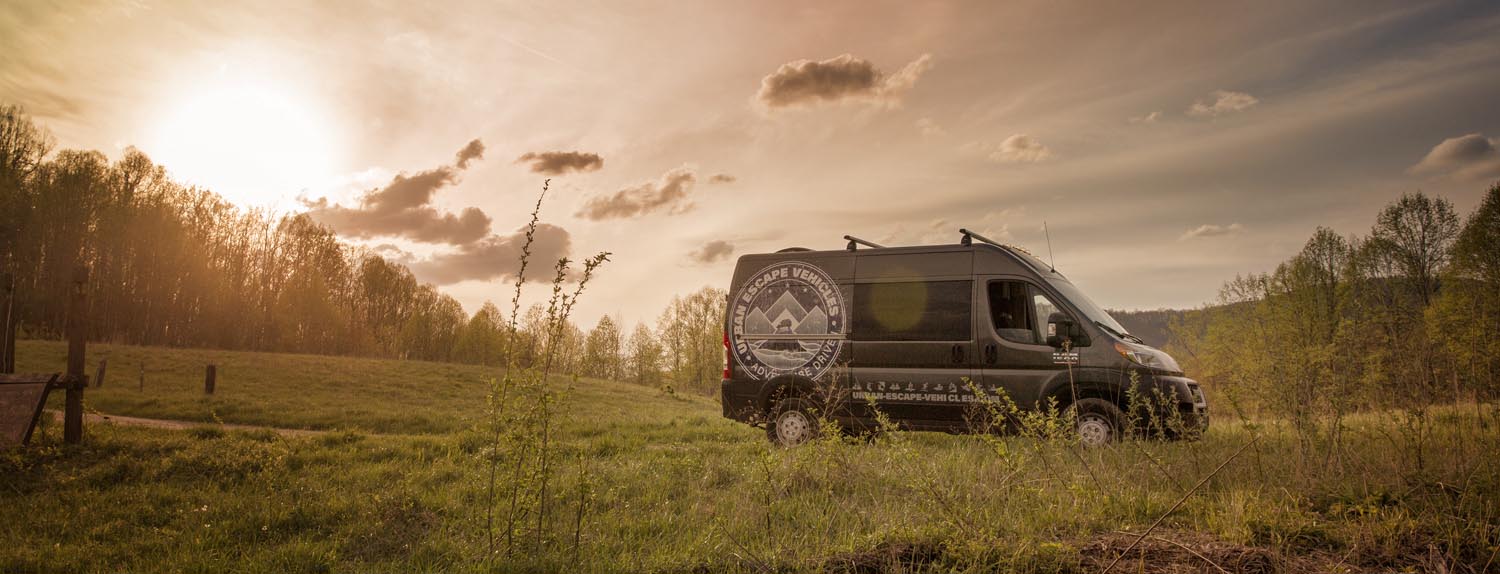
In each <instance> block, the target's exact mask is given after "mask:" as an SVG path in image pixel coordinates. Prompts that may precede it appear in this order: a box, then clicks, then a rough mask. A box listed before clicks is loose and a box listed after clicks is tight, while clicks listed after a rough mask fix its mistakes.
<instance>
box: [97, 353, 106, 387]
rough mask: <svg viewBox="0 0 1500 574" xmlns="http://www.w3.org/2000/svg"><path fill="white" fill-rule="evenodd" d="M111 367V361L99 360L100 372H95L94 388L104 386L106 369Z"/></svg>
mask: <svg viewBox="0 0 1500 574" xmlns="http://www.w3.org/2000/svg"><path fill="white" fill-rule="evenodd" d="M108 366H109V359H99V370H97V371H94V387H95V388H98V387H102V386H104V369H105V368H106V367H108Z"/></svg>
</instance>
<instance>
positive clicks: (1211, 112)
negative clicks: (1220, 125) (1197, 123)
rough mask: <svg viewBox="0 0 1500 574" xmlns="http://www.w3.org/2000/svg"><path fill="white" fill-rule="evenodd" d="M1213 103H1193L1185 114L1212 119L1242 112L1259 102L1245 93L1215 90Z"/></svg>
mask: <svg viewBox="0 0 1500 574" xmlns="http://www.w3.org/2000/svg"><path fill="white" fill-rule="evenodd" d="M1214 98H1215V99H1214V103H1212V104H1206V103H1204V102H1203V100H1199V101H1197V102H1193V105H1192V106H1190V107H1188V110H1187V114H1188V115H1190V116H1195V117H1210V118H1211V117H1214V116H1220V115H1224V114H1227V113H1230V112H1242V111H1245V110H1248V109H1250V108H1251V107H1253V106H1255V104H1259V103H1260V100H1258V99H1256V98H1255V96H1252V95H1250V94H1247V93H1245V92H1231V91H1228V90H1215V91H1214Z"/></svg>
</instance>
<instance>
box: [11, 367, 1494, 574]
mask: <svg viewBox="0 0 1500 574" xmlns="http://www.w3.org/2000/svg"><path fill="white" fill-rule="evenodd" d="M20 349H21V351H20V361H19V362H20V365H19V366H20V367H21V368H22V369H21V370H55V369H57V368H58V367H60V365H61V360H62V359H61V358H62V355H63V351H62V346H61V345H59V344H56V343H40V342H24V343H23V344H22V345H21V348H20ZM91 350H92V351H93V352H95V353H97V354H99V355H101V356H102V355H103V354H105V353H108V354H109V357H110V371H111V373H112V374H111V375H110V378H111V380H110V381H108V382H107V383H106V385H105V387H104V389H102V391H96V390H94V389H90V390H89V392H88V395H87V396H88V406H89V408H90V409H97V410H99V411H101V412H105V413H111V414H121V415H132V416H154V417H169V418H186V419H192V420H202V421H212V420H215V417H217V418H218V419H219V420H222V421H224V422H235V423H259V424H273V425H277V426H288V427H301V428H316V429H342V430H338V431H336V432H331V433H327V434H324V435H320V436H313V437H283V436H278V435H276V434H274V433H271V432H242V431H233V432H225V431H222V430H220V429H217V428H214V427H213V426H212V425H205V426H204V427H202V428H199V429H195V430H191V431H169V430H151V429H136V428H124V427H111V426H108V425H93V426H91V427H89V429H88V433H89V434H88V437H87V440H86V441H85V443H84V444H83V445H80V446H72V447H69V446H63V445H60V444H58V440H57V434H58V432H57V429H56V428H55V427H56V425H55V424H54V425H51V428H49V429H48V432H47V433H46V434H45V435H44V436H43V437H42V439H41V440H40V441H39V443H38V444H36V445H34V446H33V447H31V448H28V449H25V450H21V451H12V452H8V453H4V454H3V455H0V483H3V486H0V540H4V541H5V544H3V545H0V572H36V571H58V572H75V571H77V572H116V571H132V572H135V571H174V572H179V571H180V572H330V571H348V572H411V571H465V572H469V571H557V570H574V569H575V567H574V564H575V563H576V564H579V565H581V567H580V568H576V569H582V570H596V571H631V572H636V571H641V572H703V571H744V572H765V571H786V570H797V571H838V572H880V571H889V572H894V571H940V572H991V571H1000V572H1096V571H1099V570H1101V569H1103V568H1104V567H1105V566H1106V565H1107V564H1109V562H1110V561H1112V560H1114V559H1115V558H1116V557H1117V556H1120V555H1121V554H1122V553H1124V551H1125V550H1126V548H1127V547H1129V546H1130V545H1131V544H1132V542H1134V541H1135V540H1136V538H1137V536H1135V535H1133V534H1124V533H1125V532H1130V533H1140V532H1143V531H1144V530H1145V529H1146V528H1148V527H1149V526H1151V525H1152V524H1153V523H1154V522H1155V521H1156V520H1157V519H1158V518H1160V517H1162V516H1164V515H1165V516H1167V518H1166V519H1165V520H1163V521H1162V523H1161V525H1160V526H1159V527H1157V528H1156V529H1155V530H1154V531H1153V532H1152V534H1151V536H1149V537H1146V538H1144V539H1142V541H1141V542H1140V544H1139V545H1138V546H1136V547H1135V548H1134V549H1132V550H1130V552H1129V553H1124V554H1123V558H1121V561H1120V564H1118V565H1116V566H1115V568H1114V570H1113V571H1115V572H1200V571H1201V572H1219V571H1228V572H1389V571H1403V570H1404V571H1422V572H1437V571H1447V572H1486V571H1488V572H1493V571H1496V569H1497V568H1500V565H1497V564H1496V558H1495V555H1496V553H1497V548H1500V497H1497V496H1496V495H1497V493H1500V469H1497V467H1496V465H1495V461H1494V458H1495V453H1497V452H1500V427H1497V423H1500V411H1497V410H1496V409H1495V408H1494V407H1492V406H1488V405H1467V406H1464V407H1461V408H1454V407H1448V408H1440V409H1436V410H1433V411H1430V412H1428V413H1426V414H1425V415H1423V416H1421V417H1414V416H1406V415H1403V414H1400V413H1393V414H1375V415H1367V416H1363V417H1360V418H1357V419H1355V420H1352V421H1351V422H1350V425H1349V427H1348V429H1347V430H1346V431H1345V438H1344V442H1343V443H1342V444H1343V446H1342V447H1341V448H1338V449H1333V450H1330V449H1316V448H1308V447H1306V446H1299V445H1300V443H1299V441H1298V440H1297V437H1296V435H1295V434H1293V433H1292V432H1291V431H1290V430H1288V429H1286V428H1283V427H1281V426H1279V425H1277V424H1274V423H1268V422H1262V423H1260V424H1257V425H1245V424H1238V423H1231V424H1220V423H1216V426H1215V428H1214V429H1213V430H1212V431H1211V432H1210V433H1209V435H1208V436H1207V437H1206V438H1205V439H1204V440H1202V441H1198V442H1191V443H1171V442H1160V441H1133V442H1127V443H1124V444H1119V445H1116V446H1114V447H1111V448H1103V449H1083V448H1079V447H1077V446H1073V445H1070V444H1068V443H1066V442H1060V441H1052V442H1046V441H1039V440H1035V439H1029V438H1023V437H1009V438H1003V439H986V438H981V437H962V436H946V435H934V434H907V433H897V434H893V435H889V436H886V437H882V438H880V439H878V440H875V441H871V442H865V441H857V442H846V441H840V440H837V439H832V438H830V439H829V440H826V441H822V442H819V443H815V444H810V445H804V446H803V447H799V448H795V449H788V450H781V449H774V448H771V447H769V446H768V445H767V443H766V441H765V440H764V437H763V433H762V432H761V431H759V430H757V429H752V428H749V427H746V426H744V425H739V424H735V423H732V422H729V421H726V420H724V419H722V418H721V417H720V416H719V413H718V406H717V404H716V403H714V402H713V401H711V400H706V399H701V398H684V397H674V396H665V395H663V394H662V393H660V392H659V391H656V390H654V389H646V388H642V387H636V386H631V385H626V384H622V383H615V382H609V381H595V380H582V381H578V382H577V384H576V387H575V389H574V391H573V392H572V393H570V395H569V397H568V398H567V399H566V401H565V406H566V408H565V409H564V410H565V412H567V413H568V415H567V416H566V417H565V418H564V420H563V421H562V424H561V428H560V429H559V433H558V437H557V444H558V448H559V453H558V459H559V460H561V461H571V462H570V463H569V464H567V465H566V466H565V467H564V468H563V469H562V470H560V471H559V472H558V473H557V475H556V478H555V485H554V486H553V488H552V489H551V492H553V493H555V496H556V500H555V501H554V504H555V505H556V507H557V508H558V509H559V510H560V511H566V512H570V513H571V512H574V511H575V510H574V509H576V508H577V502H578V500H579V498H580V497H579V496H575V495H574V493H578V492H583V491H581V490H580V489H579V488H578V487H579V486H581V485H580V483H579V481H580V477H585V478H586V479H587V480H586V483H587V484H590V485H593V486H592V487H591V488H592V490H591V491H590V492H592V495H591V496H590V497H587V498H589V499H591V500H592V503H591V504H590V505H588V506H587V507H586V508H587V511H586V512H585V513H584V517H583V520H582V521H581V524H582V528H581V535H580V544H578V547H577V554H576V559H575V554H574V548H573V544H572V541H573V538H572V533H571V532H558V533H557V536H555V537H553V538H549V542H548V543H547V544H545V545H543V546H541V547H539V548H535V549H533V551H532V552H527V553H518V554H516V555H510V556H499V557H493V558H491V557H487V556H486V552H485V548H486V538H485V530H484V511H483V506H484V500H485V498H484V493H485V480H484V476H485V473H484V469H485V464H484V462H483V458H482V452H483V450H484V445H485V444H486V442H485V437H484V435H482V434H481V433H479V432H476V431H474V430H472V429H471V423H472V421H474V420H475V419H476V418H477V417H478V416H480V415H481V413H482V412H483V408H484V407H483V404H484V403H483V394H484V386H485V381H486V380H487V379H488V378H489V377H490V376H493V375H494V373H493V372H490V371H487V370H484V369H479V368H471V367H463V366H454V365H439V364H429V363H404V362H397V361H378V360H365V359H344V358H325V357H309V356H297V355H274V354H259V353H231V352H220V351H189V350H167V349H152V348H135V347H116V346H107V345H99V346H93V347H91ZM133 361H145V362H146V363H147V364H148V368H152V369H153V370H152V371H148V375H147V376H148V380H147V388H146V391H144V392H142V391H139V390H137V388H136V384H135V383H136V381H135V380H134V375H135V374H136V373H135V372H134V369H135V367H134V366H133ZM205 362H215V363H216V364H218V365H220V368H221V369H222V371H221V375H220V390H219V392H218V394H216V395H215V396H214V397H213V398H211V399H205V398H203V397H202V393H201V390H202V389H201V376H202V375H201V369H202V364H203V363H205ZM92 364H93V362H92V357H91V361H90V369H91V372H92ZM121 367H124V368H121ZM153 373H156V374H153ZM559 384H566V382H560V383H559ZM436 389H442V392H431V391H433V390H436ZM355 404H357V405H358V407H357V408H355V407H353V406H352V405H355ZM1253 437H1259V439H1258V440H1256V441H1255V442H1254V444H1253V445H1251V446H1249V447H1248V448H1245V445H1247V444H1249V443H1250V442H1251V440H1252V438H1253ZM1236 453H1240V454H1239V455H1238V456H1237V457H1236V456H1235V455H1236ZM1225 461H1229V462H1228V463H1227V464H1224V466H1223V468H1222V470H1220V471H1219V472H1218V473H1217V474H1214V471H1215V469H1216V468H1218V467H1219V465H1220V464H1222V463H1224V462H1225ZM579 462H583V463H586V464H578V463H579ZM1208 477H1211V478H1208ZM1205 478H1207V480H1204V479H1205ZM1200 481H1201V482H1202V484H1201V485H1199V483H1200ZM1179 501H1182V504H1181V506H1180V508H1177V509H1176V511H1175V512H1172V513H1170V514H1168V511H1169V510H1170V509H1172V507H1173V506H1174V504H1177V503H1178V502H1179ZM575 560H576V562H575ZM1221 569H1222V570H1221Z"/></svg>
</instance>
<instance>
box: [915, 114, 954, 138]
mask: <svg viewBox="0 0 1500 574" xmlns="http://www.w3.org/2000/svg"><path fill="white" fill-rule="evenodd" d="M917 131H920V132H922V135H924V136H929V137H930V136H940V135H944V134H947V133H948V130H945V129H943V126H940V125H938V123H937V122H935V121H932V118H919V119H917Z"/></svg>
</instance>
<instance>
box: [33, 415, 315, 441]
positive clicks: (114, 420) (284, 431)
mask: <svg viewBox="0 0 1500 574" xmlns="http://www.w3.org/2000/svg"><path fill="white" fill-rule="evenodd" d="M47 414H48V415H49V416H51V417H52V418H53V420H57V421H59V422H60V421H62V417H63V414H62V412H60V411H55V410H49V411H47ZM83 422H84V423H85V424H111V425H120V426H127V427H144V428H154V429H166V430H193V429H198V428H203V427H213V428H218V429H223V430H240V431H269V432H273V433H276V434H278V435H281V436H318V435H323V434H328V432H329V431H320V430H306V429H288V428H277V427H267V426H258V425H241V424H227V423H205V422H196V421H178V420H167V419H143V418H140V417H126V416H120V415H106V414H100V413H85V414H84V415H83Z"/></svg>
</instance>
